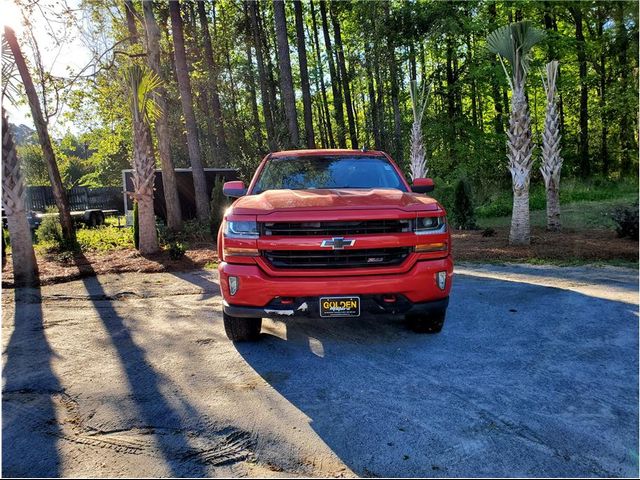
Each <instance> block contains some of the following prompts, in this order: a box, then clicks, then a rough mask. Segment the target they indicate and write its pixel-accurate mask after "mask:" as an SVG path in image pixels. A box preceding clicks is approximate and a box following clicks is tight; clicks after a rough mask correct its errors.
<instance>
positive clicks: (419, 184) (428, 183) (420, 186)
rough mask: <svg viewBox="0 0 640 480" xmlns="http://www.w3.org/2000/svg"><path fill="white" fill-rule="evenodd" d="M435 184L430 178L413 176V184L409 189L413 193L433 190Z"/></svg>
mask: <svg viewBox="0 0 640 480" xmlns="http://www.w3.org/2000/svg"><path fill="white" fill-rule="evenodd" d="M434 188H435V185H434V183H433V179H431V178H414V179H413V185H411V191H412V192H415V193H428V192H433V189H434Z"/></svg>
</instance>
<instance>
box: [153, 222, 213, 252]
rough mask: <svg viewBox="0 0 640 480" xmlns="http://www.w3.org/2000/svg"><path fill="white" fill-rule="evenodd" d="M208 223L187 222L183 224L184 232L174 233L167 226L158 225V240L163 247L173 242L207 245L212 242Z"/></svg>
mask: <svg viewBox="0 0 640 480" xmlns="http://www.w3.org/2000/svg"><path fill="white" fill-rule="evenodd" d="M209 229H210V226H209V223H208V222H200V221H198V220H197V219H194V220H187V221H185V222H183V223H182V230H180V231H179V232H172V231H171V230H169V229H168V228H167V227H166V225H163V224H159V225H158V239H159V241H160V244H161V245H165V246H169V245H171V243H173V242H182V243H185V244H189V243H207V242H210V241H211V235H210V232H209Z"/></svg>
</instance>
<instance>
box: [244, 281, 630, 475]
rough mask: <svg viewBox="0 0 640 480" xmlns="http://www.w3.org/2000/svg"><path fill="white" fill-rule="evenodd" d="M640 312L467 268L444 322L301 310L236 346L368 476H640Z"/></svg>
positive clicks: (355, 468) (350, 464)
mask: <svg viewBox="0 0 640 480" xmlns="http://www.w3.org/2000/svg"><path fill="white" fill-rule="evenodd" d="M637 321H638V319H637V306H634V305H630V304H627V303H623V302H615V301H610V300H602V299H599V298H594V297H590V296H586V295H583V294H580V293H577V292H573V291H568V290H563V289H559V288H550V287H542V286H537V285H531V284H524V283H515V282H512V281H509V282H507V281H501V280H495V279H486V278H475V277H467V276H463V275H458V276H456V283H455V284H454V290H453V292H452V296H451V303H450V306H449V312H448V318H447V321H446V323H445V326H444V329H443V331H442V333H440V334H438V335H416V334H413V333H411V332H408V331H405V330H404V329H403V328H402V327H401V326H399V325H398V324H397V323H395V322H391V321H389V320H388V319H384V318H376V319H373V318H360V319H345V320H343V321H342V322H340V321H337V320H330V321H327V320H324V319H323V320H310V319H302V320H288V321H287V323H286V340H285V339H283V338H282V333H281V332H282V329H281V328H280V326H279V324H276V328H275V329H274V327H273V326H272V325H273V324H271V323H270V322H265V325H264V326H263V332H267V333H263V334H262V338H261V340H260V341H259V342H257V343H253V344H251V343H237V344H236V345H235V346H236V349H237V351H238V352H239V353H240V355H241V356H242V357H243V358H244V359H245V361H246V362H247V363H248V365H249V366H251V367H252V368H253V369H254V370H255V371H256V372H257V373H258V374H259V375H260V376H261V377H262V378H263V379H264V380H265V381H266V382H267V383H269V384H270V385H271V386H272V387H273V388H274V389H275V390H276V391H277V392H278V393H279V394H280V395H282V396H283V397H284V398H285V399H286V400H287V401H288V402H290V404H291V405H293V407H295V408H297V409H299V410H300V411H302V412H304V414H305V415H307V416H308V417H309V422H310V426H311V427H312V428H313V430H314V431H315V432H316V433H317V434H318V435H319V437H320V438H321V439H322V440H323V441H324V442H325V443H326V444H327V445H328V446H329V448H331V450H333V452H334V453H335V454H336V455H337V456H338V457H339V458H340V459H341V460H342V461H343V462H344V463H345V464H346V465H347V466H348V467H349V468H351V469H352V470H353V471H354V472H355V473H356V474H358V475H361V476H387V477H389V476H390V477H394V476H395V477H398V476H400V477H405V476H409V477H431V476H436V477H446V476H489V477H490V476H494V475H495V476H498V477H501V476H525V477H528V476H547V477H554V476H569V477H573V476H579V477H582V476H594V475H595V476H633V475H634V474H635V473H637V469H638V457H637V451H638V437H637V425H638V370H637V365H638V335H637V328H638V325H637ZM283 418H285V419H284V420H283V421H286V417H283Z"/></svg>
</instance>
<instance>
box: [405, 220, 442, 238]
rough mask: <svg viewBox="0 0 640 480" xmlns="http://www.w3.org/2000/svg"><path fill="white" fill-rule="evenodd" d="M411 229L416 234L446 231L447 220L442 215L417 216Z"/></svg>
mask: <svg viewBox="0 0 640 480" xmlns="http://www.w3.org/2000/svg"><path fill="white" fill-rule="evenodd" d="M413 230H414V232H415V233H416V234H418V235H428V234H434V233H444V232H446V231H447V221H446V219H445V218H444V217H418V218H416V223H415V227H414V229H413Z"/></svg>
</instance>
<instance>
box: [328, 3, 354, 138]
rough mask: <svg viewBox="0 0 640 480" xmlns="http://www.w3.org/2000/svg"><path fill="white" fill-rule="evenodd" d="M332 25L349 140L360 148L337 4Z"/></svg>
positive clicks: (331, 10)
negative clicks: (345, 107)
mask: <svg viewBox="0 0 640 480" xmlns="http://www.w3.org/2000/svg"><path fill="white" fill-rule="evenodd" d="M330 14H331V23H332V25H333V36H334V38H335V40H336V54H337V57H338V68H339V70H340V77H341V80H342V91H343V92H344V102H345V104H346V106H347V121H348V122H349V138H350V140H351V148H355V149H357V148H358V135H357V132H356V122H355V116H354V114H353V103H352V101H351V88H350V87H349V75H348V74H347V65H346V62H345V58H344V49H343V47H342V34H341V32H340V20H339V19H338V15H337V14H336V11H335V4H333V5H332V6H331V8H330Z"/></svg>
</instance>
